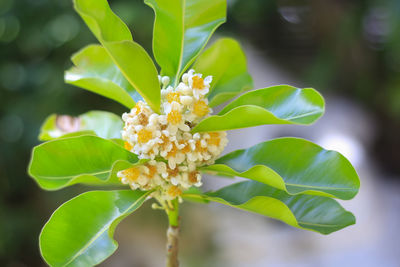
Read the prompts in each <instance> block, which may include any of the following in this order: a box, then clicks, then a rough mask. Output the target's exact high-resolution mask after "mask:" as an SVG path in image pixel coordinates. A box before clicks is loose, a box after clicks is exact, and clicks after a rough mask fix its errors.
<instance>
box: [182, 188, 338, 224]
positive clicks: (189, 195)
mask: <svg viewBox="0 0 400 267" xmlns="http://www.w3.org/2000/svg"><path fill="white" fill-rule="evenodd" d="M185 196H188V197H193V198H198V199H206V200H208V201H214V202H217V203H220V202H218V201H215V200H212V199H210V198H209V197H207V196H204V195H197V194H183V197H185ZM255 197H265V196H255ZM255 197H252V198H250V199H248V200H247V201H246V202H243V203H241V204H239V205H234V204H232V203H231V202H229V201H227V200H225V199H223V198H221V199H222V200H224V201H226V202H227V203H229V206H231V207H233V208H238V209H241V208H240V207H239V206H241V205H243V204H245V203H247V202H249V201H250V200H252V199H253V198H255ZM217 198H219V197H217ZM275 199H276V198H275ZM276 200H278V201H280V202H282V201H281V200H279V199H276ZM282 203H283V204H285V203H284V202H282ZM220 204H223V203H220ZM285 206H286V207H287V208H288V209H289V210H290V208H289V207H288V206H287V205H286V204H285ZM290 212H291V213H292V214H293V215H294V213H293V211H291V210H290ZM255 213H256V214H259V215H263V214H260V213H258V212H255ZM263 216H265V215H263ZM265 217H268V218H271V217H270V216H265ZM294 217H295V219H296V222H297V224H298V225H299V226H301V225H300V224H303V225H309V226H318V227H340V226H342V225H339V224H318V223H309V222H304V221H299V220H298V219H297V218H296V216H294ZM271 219H275V218H271Z"/></svg>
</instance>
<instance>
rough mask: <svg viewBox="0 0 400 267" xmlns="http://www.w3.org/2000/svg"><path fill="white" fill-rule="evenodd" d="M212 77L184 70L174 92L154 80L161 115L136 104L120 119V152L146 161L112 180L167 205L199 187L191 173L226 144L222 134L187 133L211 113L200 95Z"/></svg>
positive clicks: (197, 177)
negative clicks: (122, 148) (158, 89)
mask: <svg viewBox="0 0 400 267" xmlns="http://www.w3.org/2000/svg"><path fill="white" fill-rule="evenodd" d="M211 81H212V77H211V76H208V77H206V78H204V79H203V78H202V75H201V74H196V73H195V72H194V70H190V71H189V72H188V73H185V74H184V75H183V76H182V82H180V83H179V84H178V86H176V87H175V88H174V87H173V86H171V85H169V82H170V80H169V77H167V76H164V77H160V83H161V84H162V89H161V105H162V106H161V110H162V112H161V114H157V113H155V112H153V111H152V110H151V108H150V107H149V106H148V105H147V104H146V103H145V102H142V101H139V102H138V103H137V104H136V106H135V107H134V108H133V109H132V110H131V111H130V112H129V113H124V114H123V115H122V119H123V120H124V122H125V127H124V129H123V131H122V138H123V139H124V141H125V148H126V149H128V150H130V151H131V152H133V153H135V154H137V155H139V158H141V159H149V161H148V162H147V163H146V164H144V165H140V166H135V167H132V168H130V169H126V170H123V171H120V172H119V173H118V177H119V178H120V180H121V182H122V183H124V184H129V185H130V186H131V188H132V189H137V188H139V189H142V190H150V189H159V190H158V194H160V196H162V197H163V198H164V199H167V200H171V199H174V198H176V197H177V196H179V195H180V194H181V193H182V190H185V189H188V188H189V187H191V186H193V185H194V186H201V175H200V173H199V172H198V171H196V169H197V167H199V166H202V165H209V164H213V163H214V160H215V159H216V157H217V156H219V155H220V153H221V152H222V151H223V149H224V147H225V146H226V144H227V142H228V141H227V138H226V132H208V133H194V134H193V133H191V130H192V128H193V127H194V126H195V125H196V124H197V123H198V122H199V121H201V120H202V119H203V118H204V117H206V116H208V115H209V114H210V113H211V112H212V110H211V108H210V107H209V106H208V100H207V98H206V97H205V95H206V94H207V93H208V92H209V88H210V83H211Z"/></svg>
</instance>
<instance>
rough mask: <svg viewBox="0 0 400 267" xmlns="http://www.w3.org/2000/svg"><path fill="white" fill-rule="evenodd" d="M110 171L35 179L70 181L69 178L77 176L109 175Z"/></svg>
mask: <svg viewBox="0 0 400 267" xmlns="http://www.w3.org/2000/svg"><path fill="white" fill-rule="evenodd" d="M110 172H111V170H106V171H100V172H94V173H79V174H75V175H68V176H46V175H38V176H37V177H40V178H42V179H49V180H62V179H70V178H74V177H77V176H81V175H93V176H96V175H100V174H106V173H110Z"/></svg>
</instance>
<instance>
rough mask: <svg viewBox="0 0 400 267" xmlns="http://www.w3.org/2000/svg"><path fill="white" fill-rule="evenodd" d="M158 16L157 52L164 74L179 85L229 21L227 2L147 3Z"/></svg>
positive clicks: (155, 0) (160, 0)
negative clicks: (216, 34) (189, 68)
mask: <svg viewBox="0 0 400 267" xmlns="http://www.w3.org/2000/svg"><path fill="white" fill-rule="evenodd" d="M145 3H146V4H148V5H149V6H150V7H152V8H153V10H154V13H155V21H154V32H153V53H154V57H155V58H156V60H157V62H158V64H159V65H160V67H161V70H162V74H163V75H167V76H169V77H171V79H172V80H173V81H175V84H177V83H178V81H179V78H180V76H181V75H182V73H183V72H184V71H185V70H186V69H187V68H188V67H189V66H190V65H191V64H192V63H193V62H194V60H195V59H196V57H197V56H198V55H199V54H200V52H201V50H202V49H203V48H204V46H205V45H206V43H207V42H208V40H209V39H210V37H211V35H212V34H213V32H214V31H215V30H216V29H217V28H218V26H219V25H221V24H222V23H224V22H225V20H226V0H177V1H170V0H145Z"/></svg>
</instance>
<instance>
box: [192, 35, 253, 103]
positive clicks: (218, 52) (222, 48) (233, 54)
mask: <svg viewBox="0 0 400 267" xmlns="http://www.w3.org/2000/svg"><path fill="white" fill-rule="evenodd" d="M193 69H194V70H195V71H196V72H199V73H202V74H203V76H209V75H211V76H212V77H213V81H212V83H211V86H210V92H209V94H208V100H209V105H210V106H211V107H214V106H217V105H219V104H222V103H224V102H225V101H227V100H229V99H231V98H233V97H235V96H236V95H238V94H240V93H242V92H244V91H247V90H250V89H252V88H253V80H252V78H251V76H250V74H249V73H248V72H247V63H246V56H245V54H244V53H243V51H242V49H241V47H240V44H239V43H238V42H237V41H235V40H234V39H230V38H221V39H219V40H218V41H216V42H215V43H214V44H213V45H212V46H210V47H209V48H208V49H207V50H205V51H204V52H203V53H202V54H201V55H200V56H199V58H198V59H197V60H196V63H195V64H194V66H193Z"/></svg>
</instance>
